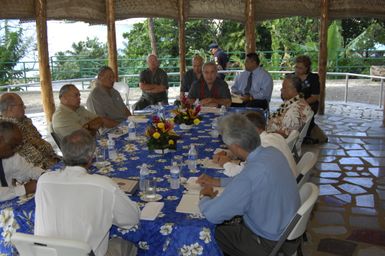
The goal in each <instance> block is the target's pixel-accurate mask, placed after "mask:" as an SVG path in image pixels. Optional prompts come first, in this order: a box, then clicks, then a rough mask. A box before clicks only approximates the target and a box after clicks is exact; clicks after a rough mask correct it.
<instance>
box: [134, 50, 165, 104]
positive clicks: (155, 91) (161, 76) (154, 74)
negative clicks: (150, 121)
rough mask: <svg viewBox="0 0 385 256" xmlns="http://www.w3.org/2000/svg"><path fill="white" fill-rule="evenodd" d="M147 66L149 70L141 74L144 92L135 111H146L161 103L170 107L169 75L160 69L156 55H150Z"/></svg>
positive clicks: (140, 83) (140, 85)
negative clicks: (149, 107)
mask: <svg viewBox="0 0 385 256" xmlns="http://www.w3.org/2000/svg"><path fill="white" fill-rule="evenodd" d="M147 66H148V68H147V69H145V70H143V71H142V72H140V78H139V80H140V81H139V87H140V89H141V90H142V97H140V99H139V101H138V102H137V103H135V106H134V109H135V110H140V109H144V108H145V107H147V106H149V105H155V104H158V103H159V102H160V103H162V104H163V105H168V96H167V91H168V77H167V73H166V72H165V71H164V70H163V69H161V68H159V60H158V58H157V56H156V55H155V54H150V55H148V57H147Z"/></svg>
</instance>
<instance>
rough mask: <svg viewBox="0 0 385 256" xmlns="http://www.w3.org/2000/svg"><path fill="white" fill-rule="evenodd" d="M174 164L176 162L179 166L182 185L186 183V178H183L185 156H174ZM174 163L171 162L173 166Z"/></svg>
mask: <svg viewBox="0 0 385 256" xmlns="http://www.w3.org/2000/svg"><path fill="white" fill-rule="evenodd" d="M172 162H176V164H177V165H178V167H179V175H180V181H181V183H185V182H184V181H185V180H186V178H185V177H184V176H183V165H184V162H183V156H182V155H176V156H174V158H173V160H172ZM172 162H171V164H172Z"/></svg>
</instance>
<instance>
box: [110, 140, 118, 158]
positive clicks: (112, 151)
mask: <svg viewBox="0 0 385 256" xmlns="http://www.w3.org/2000/svg"><path fill="white" fill-rule="evenodd" d="M108 157H109V158H110V159H115V158H116V157H117V154H116V149H115V141H114V139H113V138H112V137H108Z"/></svg>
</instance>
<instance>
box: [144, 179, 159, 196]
mask: <svg viewBox="0 0 385 256" xmlns="http://www.w3.org/2000/svg"><path fill="white" fill-rule="evenodd" d="M156 183H157V182H156V179H155V178H149V179H148V180H147V184H146V188H145V194H146V198H147V199H154V198H155V197H156Z"/></svg>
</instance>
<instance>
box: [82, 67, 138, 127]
mask: <svg viewBox="0 0 385 256" xmlns="http://www.w3.org/2000/svg"><path fill="white" fill-rule="evenodd" d="M114 82H115V74H114V71H113V70H112V69H111V68H110V67H108V66H104V67H102V68H101V69H100V70H99V72H98V78H97V80H96V87H95V88H93V89H92V91H91V93H90V95H88V98H87V108H88V110H89V111H91V112H93V113H95V114H97V115H98V116H106V117H109V118H111V119H113V120H115V121H116V122H118V123H121V122H123V121H124V120H126V119H127V117H128V116H130V115H131V113H130V111H129V110H128V108H127V106H126V104H124V102H123V99H122V97H121V96H120V93H119V92H118V91H117V90H115V89H114Z"/></svg>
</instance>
